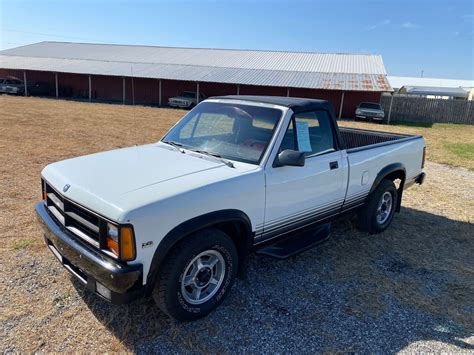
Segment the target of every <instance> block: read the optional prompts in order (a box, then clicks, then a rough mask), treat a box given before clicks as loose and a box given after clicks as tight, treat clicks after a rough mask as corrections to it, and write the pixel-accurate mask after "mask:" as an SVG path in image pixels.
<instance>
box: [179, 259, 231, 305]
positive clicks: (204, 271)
mask: <svg viewBox="0 0 474 355" xmlns="http://www.w3.org/2000/svg"><path fill="white" fill-rule="evenodd" d="M224 277H225V261H224V257H223V256H222V254H221V253H220V252H218V251H217V250H206V251H204V252H202V253H200V254H199V255H198V256H196V257H195V258H194V259H193V260H191V262H190V263H189V264H188V265H187V266H186V269H185V271H184V276H183V278H182V280H181V293H182V295H183V297H184V299H185V300H186V302H188V303H190V304H194V305H197V304H202V303H204V302H206V301H208V300H209V299H211V298H212V296H214V295H215V294H216V293H217V291H218V290H219V288H220V286H221V285H222V282H223V281H224Z"/></svg>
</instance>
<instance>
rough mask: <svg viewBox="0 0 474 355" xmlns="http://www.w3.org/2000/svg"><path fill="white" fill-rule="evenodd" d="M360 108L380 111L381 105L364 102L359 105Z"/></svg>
mask: <svg viewBox="0 0 474 355" xmlns="http://www.w3.org/2000/svg"><path fill="white" fill-rule="evenodd" d="M359 107H360V108H371V109H373V110H380V105H379V104H373V103H371V102H363V103H361V104H360V105H359Z"/></svg>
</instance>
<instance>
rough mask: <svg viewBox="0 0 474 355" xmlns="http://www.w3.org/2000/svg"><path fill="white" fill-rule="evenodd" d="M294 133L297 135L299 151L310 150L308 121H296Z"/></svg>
mask: <svg viewBox="0 0 474 355" xmlns="http://www.w3.org/2000/svg"><path fill="white" fill-rule="evenodd" d="M296 134H297V137H298V148H299V151H300V152H311V151H313V150H312V149H311V142H310V140H309V126H308V122H305V121H303V122H296Z"/></svg>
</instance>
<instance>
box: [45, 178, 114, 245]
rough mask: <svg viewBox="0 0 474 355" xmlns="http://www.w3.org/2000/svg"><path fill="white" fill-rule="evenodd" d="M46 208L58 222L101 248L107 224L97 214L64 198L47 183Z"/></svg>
mask: <svg viewBox="0 0 474 355" xmlns="http://www.w3.org/2000/svg"><path fill="white" fill-rule="evenodd" d="M44 189H45V192H46V196H47V199H46V206H47V207H48V210H49V212H50V214H51V215H52V216H53V217H54V219H56V221H57V222H58V223H59V224H61V225H63V226H64V227H65V228H66V229H67V230H69V231H70V232H71V233H73V234H74V235H76V236H77V237H79V238H81V239H82V240H84V241H86V242H88V243H90V244H92V245H94V246H95V247H97V248H99V247H100V235H101V229H102V230H103V229H104V228H105V222H104V221H103V220H102V219H101V218H100V217H99V216H97V215H96V214H94V213H92V212H90V211H88V210H87V209H85V208H83V207H81V206H79V205H78V204H76V203H74V202H72V201H69V200H68V199H66V198H64V197H63V196H62V195H61V194H60V193H59V192H57V191H56V190H55V189H54V188H53V187H52V186H51V185H49V184H47V183H45V185H44Z"/></svg>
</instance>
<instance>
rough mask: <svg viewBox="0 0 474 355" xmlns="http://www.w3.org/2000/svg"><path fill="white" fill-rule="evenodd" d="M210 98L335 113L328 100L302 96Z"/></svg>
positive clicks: (297, 110) (294, 109)
mask: <svg viewBox="0 0 474 355" xmlns="http://www.w3.org/2000/svg"><path fill="white" fill-rule="evenodd" d="M210 99H228V100H243V101H252V102H261V103H265V104H271V105H279V106H285V107H288V108H291V109H292V110H293V112H294V113H299V112H307V111H314V110H327V111H330V112H331V113H333V107H332V105H331V104H330V103H329V102H328V101H326V100H316V99H305V98H300V97H286V96H246V95H228V96H213V97H210Z"/></svg>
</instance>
